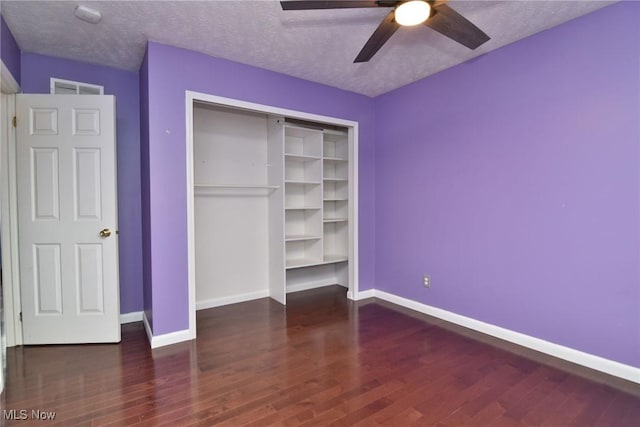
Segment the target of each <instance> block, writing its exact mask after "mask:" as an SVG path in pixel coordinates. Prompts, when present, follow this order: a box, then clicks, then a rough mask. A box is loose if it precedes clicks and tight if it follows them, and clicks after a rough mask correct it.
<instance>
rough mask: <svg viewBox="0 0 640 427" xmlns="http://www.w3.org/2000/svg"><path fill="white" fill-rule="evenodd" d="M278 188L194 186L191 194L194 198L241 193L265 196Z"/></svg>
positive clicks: (274, 186) (232, 185) (261, 186)
mask: <svg viewBox="0 0 640 427" xmlns="http://www.w3.org/2000/svg"><path fill="white" fill-rule="evenodd" d="M278 188H280V187H279V186H277V185H244V184H195V185H194V186H193V190H194V191H193V194H194V196H220V195H228V194H235V193H237V192H241V193H242V194H246V195H252V194H253V193H258V194H259V195H265V196H266V195H269V193H270V192H272V191H274V190H277V189H278Z"/></svg>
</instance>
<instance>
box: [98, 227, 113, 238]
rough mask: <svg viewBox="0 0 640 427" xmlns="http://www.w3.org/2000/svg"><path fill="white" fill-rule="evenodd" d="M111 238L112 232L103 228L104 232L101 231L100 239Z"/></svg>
mask: <svg viewBox="0 0 640 427" xmlns="http://www.w3.org/2000/svg"><path fill="white" fill-rule="evenodd" d="M109 236H111V230H109V229H108V228H103V229H102V230H100V237H102V238H105V237H109Z"/></svg>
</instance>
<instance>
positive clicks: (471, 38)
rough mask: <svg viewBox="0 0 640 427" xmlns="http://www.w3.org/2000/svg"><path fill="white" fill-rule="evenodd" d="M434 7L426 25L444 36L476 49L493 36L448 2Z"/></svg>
mask: <svg viewBox="0 0 640 427" xmlns="http://www.w3.org/2000/svg"><path fill="white" fill-rule="evenodd" d="M433 9H434V11H435V13H434V14H433V15H432V16H431V17H430V18H429V19H427V20H426V21H425V23H424V25H426V26H428V27H430V28H433V29H434V30H436V31H437V32H439V33H440V34H442V35H443V36H447V37H449V38H450V39H452V40H455V41H457V42H458V43H460V44H462V45H464V46H466V47H468V48H469V49H475V48H477V47H478V46H480V45H481V44H483V43H485V42H486V41H488V40H489V39H490V38H491V37H489V36H488V35H486V34H485V33H484V32H483V31H482V30H481V29H480V28H478V27H476V26H475V25H473V24H472V23H471V21H469V20H468V19H467V18H465V17H464V16H462V15H460V14H459V13H458V12H456V11H455V10H453V9H451V8H450V7H449V6H447V5H446V4H439V5H435V6H434V7H433Z"/></svg>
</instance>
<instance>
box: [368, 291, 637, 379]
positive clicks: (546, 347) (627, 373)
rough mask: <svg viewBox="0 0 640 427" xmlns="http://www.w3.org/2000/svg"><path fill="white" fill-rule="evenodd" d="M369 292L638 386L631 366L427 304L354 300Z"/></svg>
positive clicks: (392, 297) (391, 296)
mask: <svg viewBox="0 0 640 427" xmlns="http://www.w3.org/2000/svg"><path fill="white" fill-rule="evenodd" d="M369 293H372V294H373V295H372V296H375V297H376V298H380V299H382V300H385V301H388V302H391V303H393V304H397V305H400V306H402V307H406V308H409V309H411V310H415V311H418V312H420V313H424V314H428V315H429V316H433V317H437V318H439V319H442V320H446V321H447V322H451V323H455V324H456V325H460V326H464V327H465V328H469V329H473V330H475V331H478V332H482V333H483V334H487V335H491V336H494V337H497V338H500V339H503V340H505V341H509V342H512V343H515V344H518V345H521V346H523V347H527V348H530V349H533V350H536V351H539V352H542V353H545V354H549V355H551V356H554V357H557V358H559V359H564V360H568V361H569V362H573V363H576V364H578V365H582V366H586V367H588V368H591V369H595V370H597V371H601V372H605V373H607V374H609V375H613V376H616V377H620V378H624V379H626V380H629V381H632V382H634V383H640V368H636V367H634V366H630V365H625V364H623V363H620V362H616V361H613V360H609V359H605V358H603V357H600V356H596V355H593V354H590V353H585V352H583V351H580V350H575V349H573V348H569V347H565V346H563V345H560V344H555V343H552V342H549V341H545V340H542V339H540V338H535V337H532V336H530V335H525V334H522V333H520V332H515V331H512V330H510V329H505V328H502V327H500V326H496V325H492V324H490V323H485V322H482V321H480V320H475V319H472V318H470V317H466V316H462V315H460V314H456V313H452V312H450V311H447V310H443V309H440V308H437V307H432V306H430V305H426V304H423V303H420V302H417V301H413V300H410V299H407V298H403V297H400V296H397V295H394V294H390V293H388V292H384V291H379V290H369V291H364V292H360V293H359V294H358V299H362V298H364V297H363V296H362V295H363V294H366V295H369Z"/></svg>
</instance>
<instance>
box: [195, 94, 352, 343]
mask: <svg viewBox="0 0 640 427" xmlns="http://www.w3.org/2000/svg"><path fill="white" fill-rule="evenodd" d="M196 101H201V102H208V103H212V104H218V105H223V106H227V107H231V108H239V109H243V110H249V111H254V112H259V113H263V114H269V115H274V116H284V117H290V118H294V119H301V120H307V121H313V122H316V123H327V124H332V125H338V126H344V127H347V128H349V135H352V136H351V138H352V141H350V142H351V144H350V146H351V149H352V153H350V154H351V155H352V158H350V159H349V162H350V164H352V165H353V170H352V171H353V172H352V176H351V177H349V179H351V180H352V185H351V188H353V194H352V195H350V196H352V199H353V202H352V203H350V205H352V206H353V209H352V212H351V214H352V216H353V217H352V218H349V219H350V221H351V230H352V233H353V239H352V242H353V244H352V247H350V250H351V252H352V253H351V254H350V257H349V268H350V270H351V269H353V271H352V272H351V271H350V276H351V277H350V279H352V280H351V283H350V287H349V293H351V294H354V293H356V294H357V292H358V280H359V275H358V266H359V260H358V122H355V121H352V120H345V119H339V118H336V117H329V116H321V115H318V114H311V113H304V112H301V111H296V110H289V109H286V108H279V107H273V106H270V105H265V104H256V103H253V102H247V101H241V100H238V99H232V98H224V97H221V96H216V95H210V94H207V93H201V92H194V91H190V90H187V91H185V115H186V120H185V124H186V142H187V143H186V146H187V147H186V152H187V153H186V154H187V177H186V178H187V179H186V181H187V257H188V261H187V265H188V274H187V277H188V292H189V331H190V333H191V334H192V336H193V337H195V335H196V282H195V220H194V201H193V197H194V195H193V193H194V189H193V187H194V185H193V184H194V182H193V103H194V102H196Z"/></svg>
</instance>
